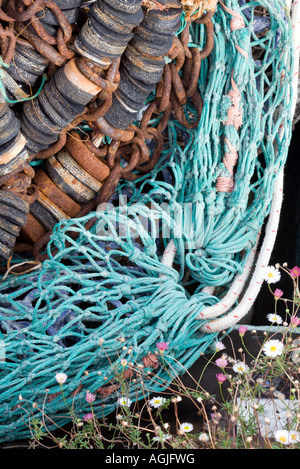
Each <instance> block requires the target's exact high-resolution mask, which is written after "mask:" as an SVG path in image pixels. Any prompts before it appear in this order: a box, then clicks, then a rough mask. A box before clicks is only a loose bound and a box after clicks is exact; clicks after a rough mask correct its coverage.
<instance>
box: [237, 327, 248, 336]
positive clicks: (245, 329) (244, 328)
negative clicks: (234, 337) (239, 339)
mask: <svg viewBox="0 0 300 469" xmlns="http://www.w3.org/2000/svg"><path fill="white" fill-rule="evenodd" d="M247 329H248V327H247V326H240V327H239V334H240V336H243V335H244V334H245V333H246V331H247Z"/></svg>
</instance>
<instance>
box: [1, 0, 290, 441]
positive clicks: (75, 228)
mask: <svg viewBox="0 0 300 469" xmlns="http://www.w3.org/2000/svg"><path fill="white" fill-rule="evenodd" d="M226 7H228V8H230V9H231V10H233V11H234V12H238V13H239V14H241V15H242V17H243V19H244V22H245V26H244V27H242V28H239V29H235V30H231V25H232V23H231V21H232V20H233V16H232V14H230V13H229V12H228V11H226V10H225V9H224V8H223V6H222V5H221V4H220V3H218V5H217V10H216V12H215V14H214V17H213V24H214V35H215V44H214V48H213V51H212V53H211V54H210V56H209V57H207V58H206V59H204V60H203V61H202V64H201V73H200V77H199V83H198V87H199V90H200V93H201V96H202V98H203V110H202V114H201V119H200V122H199V126H198V127H197V128H196V129H188V128H185V127H184V126H182V125H181V124H180V123H179V122H178V121H177V120H176V118H175V117H174V116H171V118H170V120H169V122H168V125H167V128H166V131H165V146H164V150H163V152H162V155H161V158H160V160H159V162H158V164H157V165H156V166H155V168H154V169H153V170H152V171H151V172H150V173H147V174H145V175H144V176H142V177H140V178H139V179H138V180H136V181H134V182H133V181H125V180H123V181H121V183H120V185H119V186H118V188H117V190H116V192H115V194H114V196H113V197H112V199H111V201H110V202H109V204H107V205H106V206H100V207H99V208H98V210H97V212H93V213H91V214H89V215H87V216H86V217H83V218H80V219H71V220H65V221H61V222H60V223H59V224H57V225H56V226H55V228H54V231H53V235H52V237H51V240H50V242H49V244H48V247H47V252H48V259H47V260H45V261H44V262H43V263H42V266H41V268H40V269H39V270H37V271H33V272H30V273H27V274H23V275H21V276H16V275H13V274H10V275H8V276H7V277H5V278H3V279H2V282H1V284H0V333H1V336H0V340H1V342H0V346H1V350H0V351H1V352H2V360H1V361H0V441H9V440H15V439H20V438H24V437H29V436H30V435H31V428H32V425H33V418H35V417H40V416H41V410H42V413H43V415H47V416H48V418H50V419H53V421H55V422H56V423H57V424H60V425H62V424H64V423H67V422H68V421H69V415H68V409H67V407H66V404H65V402H66V403H67V405H68V406H69V407H71V406H72V408H74V412H76V415H78V416H83V415H84V414H85V413H87V412H90V405H89V404H88V403H87V402H86V401H85V393H86V391H87V390H89V391H90V392H96V395H97V397H96V400H95V402H94V403H93V408H94V411H95V414H96V417H101V416H102V415H108V414H109V413H111V412H112V411H114V410H115V409H116V407H117V400H118V397H120V395H122V394H124V393H126V395H127V397H129V398H131V399H132V400H134V401H138V400H139V399H141V398H142V397H143V396H144V394H145V392H159V391H160V390H162V389H164V388H165V387H166V385H167V383H169V382H170V381H171V380H172V379H173V378H174V377H175V376H177V375H180V374H182V373H183V372H184V371H185V370H186V369H188V368H189V367H190V366H191V365H192V364H194V363H195V361H196V360H197V359H198V358H199V356H200V354H201V353H205V352H207V351H208V350H209V348H211V347H213V346H214V343H215V341H216V340H218V339H219V338H220V336H219V335H218V333H211V334H206V333H203V332H202V331H201V326H202V325H203V324H204V321H200V320H199V319H197V316H198V315H199V313H200V312H201V310H202V309H204V308H206V307H207V306H210V305H213V304H215V303H217V302H219V301H220V299H221V298H222V297H223V296H224V295H225V294H226V292H227V291H228V289H229V288H230V285H231V283H232V280H233V279H234V277H235V276H236V274H237V273H238V272H241V271H242V270H243V265H244V264H245V262H246V260H247V258H248V256H249V253H250V251H251V249H252V248H253V246H254V244H255V240H256V237H257V233H258V232H259V231H260V230H261V229H262V227H263V225H264V222H265V220H266V218H267V216H268V213H269V210H270V204H271V202H272V196H273V188H274V181H275V178H276V174H277V173H278V172H279V171H280V170H281V169H282V168H283V166H284V164H285V161H286V157H287V152H288V147H289V143H290V138H291V126H292V116H291V112H290V109H291V97H292V96H291V79H292V77H291V75H292V69H293V64H292V39H291V23H290V18H289V12H288V11H287V10H286V9H285V7H284V2H281V1H279V0H276V1H267V0H263V1H259V2H258V1H251V2H247V3H246V2H243V1H241V2H237V1H236V0H227V1H226ZM205 41H206V38H205V26H204V25H200V24H193V25H192V27H191V37H190V42H191V44H192V45H193V46H194V47H199V48H200V50H201V49H202V48H203V46H204V44H205ZM241 50H243V51H245V52H246V53H247V55H248V57H246V56H245V55H243V54H242V53H241ZM232 80H234V82H235V83H236V85H237V87H238V89H239V92H240V95H241V101H240V104H239V105H240V107H241V109H242V111H243V112H242V125H241V127H240V128H239V129H238V130H236V128H235V127H234V126H233V125H225V124H224V121H226V116H227V114H228V110H229V108H230V107H231V105H232V103H231V100H230V99H229V96H228V93H229V92H230V90H231V89H232ZM185 113H186V118H187V119H188V120H189V119H191V120H192V119H194V118H195V113H196V110H195V108H194V107H193V103H192V101H190V100H189V101H188V103H187V104H186V105H185ZM158 123H159V118H157V119H156V120H153V121H152V124H153V125H154V126H156V125H158ZM225 137H226V139H227V141H229V142H230V143H231V144H232V145H233V146H234V147H235V148H236V149H237V150H238V160H237V163H236V166H235V174H234V186H233V188H232V190H231V191H230V192H220V191H217V189H216V184H217V181H218V178H219V177H224V176H225V177H226V176H227V175H228V169H227V168H226V166H225V165H224V163H223V157H224V152H225V151H226V144H225ZM148 143H149V148H150V150H151V145H152V144H153V142H148ZM152 150H153V149H152ZM95 216H96V217H97V223H95V224H94V225H93V227H92V228H91V229H90V230H89V231H87V230H86V229H85V224H86V222H87V221H88V220H90V219H91V218H92V217H95ZM74 233H76V234H77V236H76V238H75V239H74ZM170 240H173V241H174V245H175V247H176V255H175V258H174V262H173V264H172V265H167V264H165V263H163V262H162V256H163V254H164V251H165V249H166V247H167V245H168V243H169V241H170ZM210 286H213V287H215V290H214V293H213V295H212V294H210V293H209V292H208V290H207V288H205V287H210ZM157 342H166V343H167V344H168V346H169V348H168V350H167V351H166V352H165V355H164V356H165V358H164V360H165V361H162V360H161V358H160V357H159V360H160V365H159V366H158V367H157V368H154V369H153V368H152V367H151V365H149V363H148V362H147V361H145V357H149V355H148V354H149V353H150V354H151V353H153V354H155V352H156V351H157V348H156V343H157ZM122 359H126V361H127V364H126V365H125V371H126V370H131V371H132V373H128V375H127V376H128V379H127V380H124V382H123V383H121V384H120V381H118V378H117V377H118V376H120V373H121V371H122V370H123V367H124V363H125V362H123V364H122V362H121V360H122ZM145 363H146V365H147V363H148V366H145ZM166 363H168V366H167V365H166ZM141 365H143V366H144V368H141ZM141 370H142V371H143V375H142V377H141ZM58 372H64V373H66V374H67V376H68V378H67V381H66V382H65V384H64V385H63V391H64V398H65V401H64V399H63V398H62V394H61V388H60V385H59V384H58V383H57V382H56V380H55V375H56V373H58ZM111 386H113V387H111ZM20 395H21V396H22V400H21V398H20ZM47 427H48V428H52V427H53V424H52V423H51V421H50V420H47Z"/></svg>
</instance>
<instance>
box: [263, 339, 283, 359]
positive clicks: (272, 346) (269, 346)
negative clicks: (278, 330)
mask: <svg viewBox="0 0 300 469" xmlns="http://www.w3.org/2000/svg"><path fill="white" fill-rule="evenodd" d="M283 348H284V345H283V343H282V342H280V340H277V339H271V340H268V341H267V342H266V343H265V345H264V346H263V352H264V354H265V355H266V356H267V357H279V356H280V355H281V354H282V351H283Z"/></svg>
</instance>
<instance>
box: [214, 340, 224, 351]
mask: <svg viewBox="0 0 300 469" xmlns="http://www.w3.org/2000/svg"><path fill="white" fill-rule="evenodd" d="M225 348H226V347H225V345H224V344H223V342H221V341H217V342H216V343H215V349H216V352H220V351H221V350H224V349H225Z"/></svg>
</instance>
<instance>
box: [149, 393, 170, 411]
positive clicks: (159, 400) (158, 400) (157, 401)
mask: <svg viewBox="0 0 300 469" xmlns="http://www.w3.org/2000/svg"><path fill="white" fill-rule="evenodd" d="M166 400H167V399H165V398H164V397H160V396H158V397H153V398H152V399H151V400H150V401H149V404H150V405H151V407H154V408H155V409H158V408H159V407H160V406H161V405H163V404H164V403H165V402H166Z"/></svg>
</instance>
